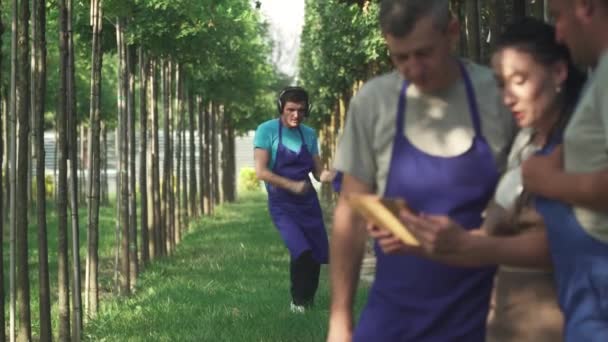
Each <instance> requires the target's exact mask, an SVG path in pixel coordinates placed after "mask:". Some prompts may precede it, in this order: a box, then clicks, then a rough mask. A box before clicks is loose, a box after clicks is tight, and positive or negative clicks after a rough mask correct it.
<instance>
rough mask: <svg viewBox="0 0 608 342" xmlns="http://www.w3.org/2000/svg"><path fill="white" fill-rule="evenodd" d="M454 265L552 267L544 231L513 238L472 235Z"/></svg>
mask: <svg viewBox="0 0 608 342" xmlns="http://www.w3.org/2000/svg"><path fill="white" fill-rule="evenodd" d="M453 261H457V262H456V263H460V264H462V265H463V266H483V265H495V264H499V265H509V266H516V267H530V268H550V267H551V257H550V254H549V246H548V241H547V235H546V232H544V231H539V232H527V233H522V234H519V235H515V236H487V235H481V234H471V235H469V239H468V243H466V244H465V246H464V248H463V252H462V255H460V256H457V257H456V258H455V259H454V260H453ZM458 261H459V262H458Z"/></svg>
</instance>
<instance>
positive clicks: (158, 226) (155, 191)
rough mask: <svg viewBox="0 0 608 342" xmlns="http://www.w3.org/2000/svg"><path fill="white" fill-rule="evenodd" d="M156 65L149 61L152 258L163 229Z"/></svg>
mask: <svg viewBox="0 0 608 342" xmlns="http://www.w3.org/2000/svg"><path fill="white" fill-rule="evenodd" d="M157 66H160V67H161V68H162V63H158V59H154V60H152V61H151V62H150V110H151V111H152V158H151V162H152V210H153V211H154V221H153V224H152V234H150V236H151V238H152V239H151V240H153V241H152V243H151V244H150V246H151V249H150V254H151V255H152V257H153V258H157V257H158V256H160V255H162V251H161V241H162V236H161V231H162V230H163V228H162V227H163V226H164V222H163V220H162V211H161V204H162V202H161V201H162V198H161V191H160V148H159V145H158V143H159V139H158V132H159V129H160V125H159V122H158V95H159V94H158V78H157Z"/></svg>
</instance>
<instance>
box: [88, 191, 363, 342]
mask: <svg viewBox="0 0 608 342" xmlns="http://www.w3.org/2000/svg"><path fill="white" fill-rule="evenodd" d="M288 274H289V256H288V254H287V250H286V249H285V247H284V246H283V243H282V241H281V240H280V238H279V235H278V233H277V232H276V230H275V229H274V227H273V226H272V225H271V223H270V217H269V215H268V210H267V208H266V199H265V197H264V195H263V194H248V195H245V196H242V197H241V199H240V200H239V201H238V202H237V203H234V204H229V205H225V206H223V207H220V208H219V209H218V210H217V212H216V214H215V215H214V216H213V217H210V218H204V219H201V220H199V221H198V222H195V223H193V224H192V226H191V231H190V233H189V234H187V235H186V236H185V238H184V240H183V242H182V243H181V244H180V245H179V246H178V248H177V250H176V251H175V253H174V254H173V255H172V256H171V257H170V258H167V259H164V260H162V261H159V262H156V263H154V264H153V265H152V266H151V267H149V268H148V269H147V270H146V272H145V273H143V274H142V277H141V278H140V280H139V283H138V286H137V291H136V294H134V295H133V296H132V297H130V298H128V299H118V298H117V299H114V300H111V301H106V302H104V303H102V310H101V312H100V314H99V316H98V318H97V319H96V320H94V321H92V322H90V323H89V324H88V326H87V327H86V329H85V330H86V337H87V339H88V340H92V341H273V342H274V341H323V340H324V338H325V335H326V332H327V319H328V305H329V294H328V286H327V268H326V267H324V268H323V269H322V276H321V284H320V288H319V291H318V295H317V299H316V305H315V307H314V308H313V309H312V310H310V311H309V312H307V313H305V314H293V313H291V312H290V311H289V302H290V296H289V281H288ZM364 292H365V291H364V290H362V291H360V293H359V300H358V303H362V302H363V298H362V297H364V296H365V294H364Z"/></svg>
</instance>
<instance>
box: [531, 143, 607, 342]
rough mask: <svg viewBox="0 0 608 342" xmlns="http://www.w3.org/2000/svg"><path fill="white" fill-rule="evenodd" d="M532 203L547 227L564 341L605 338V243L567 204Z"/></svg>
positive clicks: (582, 341) (580, 341)
mask: <svg viewBox="0 0 608 342" xmlns="http://www.w3.org/2000/svg"><path fill="white" fill-rule="evenodd" d="M551 150H552V149H550V148H547V149H544V150H541V151H540V152H539V154H548V153H550V152H551ZM535 205H536V210H537V211H538V212H539V213H540V214H541V215H542V216H543V219H544V221H545V225H546V227H547V236H548V239H549V247H550V250H551V259H552V261H553V267H554V270H555V271H554V276H555V281H556V286H557V292H558V296H559V305H560V308H561V310H562V311H563V313H564V317H565V324H566V326H565V328H564V341H565V342H591V341H594V342H595V341H608V244H606V243H602V242H600V241H598V240H596V239H595V238H593V237H592V236H590V235H589V234H588V233H587V232H585V231H584V230H583V227H581V224H580V223H579V222H578V220H577V218H576V216H575V214H574V211H573V209H572V207H571V206H569V205H567V204H565V203H562V202H559V201H555V200H550V199H547V198H544V197H537V198H536V202H535Z"/></svg>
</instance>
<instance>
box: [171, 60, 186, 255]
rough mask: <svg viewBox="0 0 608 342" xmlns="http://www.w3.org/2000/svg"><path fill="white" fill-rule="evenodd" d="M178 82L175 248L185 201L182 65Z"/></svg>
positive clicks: (173, 243)
mask: <svg viewBox="0 0 608 342" xmlns="http://www.w3.org/2000/svg"><path fill="white" fill-rule="evenodd" d="M176 69H177V70H176V72H175V75H176V80H175V87H176V89H175V121H174V122H176V128H177V129H176V131H177V146H176V148H175V160H176V162H177V165H176V171H177V174H176V180H177V184H176V186H175V189H176V196H177V215H176V216H175V231H174V235H173V239H172V240H171V243H172V247H175V244H176V243H178V242H179V240H180V231H181V221H182V219H183V216H184V215H183V214H184V213H183V206H184V201H183V198H182V193H183V192H184V191H183V181H184V179H183V178H182V173H181V171H182V149H183V146H184V145H183V144H182V132H183V123H184V117H183V113H182V77H181V68H180V65H179V64H177V65H176Z"/></svg>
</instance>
